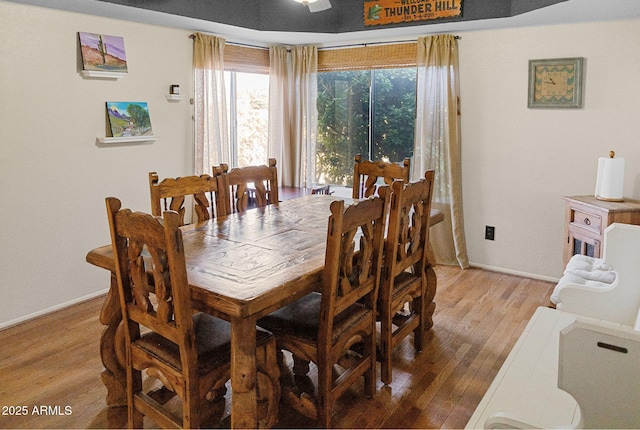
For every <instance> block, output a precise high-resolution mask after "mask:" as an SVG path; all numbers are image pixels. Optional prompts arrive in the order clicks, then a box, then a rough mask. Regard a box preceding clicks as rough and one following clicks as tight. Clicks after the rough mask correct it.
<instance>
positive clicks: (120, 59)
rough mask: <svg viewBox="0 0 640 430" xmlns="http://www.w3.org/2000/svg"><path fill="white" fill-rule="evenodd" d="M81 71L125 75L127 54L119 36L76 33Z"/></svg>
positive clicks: (122, 40)
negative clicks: (80, 56) (80, 58)
mask: <svg viewBox="0 0 640 430" xmlns="http://www.w3.org/2000/svg"><path fill="white" fill-rule="evenodd" d="M78 39H79V41H80V52H81V55H82V70H86V71H99V72H117V73H127V71H128V69H127V54H126V52H125V49H124V39H123V38H122V37H120V36H109V35H106V34H96V33H85V32H78Z"/></svg>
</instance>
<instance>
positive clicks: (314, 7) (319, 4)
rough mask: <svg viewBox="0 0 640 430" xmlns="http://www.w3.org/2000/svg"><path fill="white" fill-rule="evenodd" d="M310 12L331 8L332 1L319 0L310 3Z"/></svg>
mask: <svg viewBox="0 0 640 430" xmlns="http://www.w3.org/2000/svg"><path fill="white" fill-rule="evenodd" d="M307 6H309V12H320V11H323V10H327V9H330V8H331V2H330V1H329V0H318V1H315V2H313V3H309V4H308V5H307Z"/></svg>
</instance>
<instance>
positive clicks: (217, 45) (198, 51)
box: [193, 33, 231, 175]
mask: <svg viewBox="0 0 640 430" xmlns="http://www.w3.org/2000/svg"><path fill="white" fill-rule="evenodd" d="M224 45H225V40H224V39H223V38H220V37H216V36H211V35H206V34H202V33H196V34H195V37H194V43H193V70H194V74H195V109H194V110H195V116H194V118H195V148H194V157H195V164H194V170H195V172H194V173H195V174H197V175H200V174H202V173H208V174H211V166H213V165H218V164H220V163H229V162H230V157H229V155H230V153H231V150H230V143H229V127H228V121H227V101H226V100H227V98H226V91H225V83H224Z"/></svg>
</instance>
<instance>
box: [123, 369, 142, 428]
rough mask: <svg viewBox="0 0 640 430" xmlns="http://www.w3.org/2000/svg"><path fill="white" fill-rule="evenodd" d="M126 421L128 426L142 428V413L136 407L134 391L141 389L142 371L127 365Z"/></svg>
mask: <svg viewBox="0 0 640 430" xmlns="http://www.w3.org/2000/svg"><path fill="white" fill-rule="evenodd" d="M127 379H128V381H127V421H128V425H129V428H131V429H134V428H137V429H141V428H143V422H144V415H143V414H142V412H140V411H139V410H137V409H136V407H135V401H134V393H137V392H140V391H142V372H140V371H138V370H135V369H133V368H132V366H128V367H127Z"/></svg>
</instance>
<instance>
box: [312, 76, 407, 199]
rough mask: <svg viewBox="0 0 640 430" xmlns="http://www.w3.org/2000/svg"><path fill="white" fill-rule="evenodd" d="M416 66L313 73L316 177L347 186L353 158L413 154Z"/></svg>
mask: <svg viewBox="0 0 640 430" xmlns="http://www.w3.org/2000/svg"><path fill="white" fill-rule="evenodd" d="M415 115H416V68H415V67H408V68H389V69H369V70H342V71H331V72H323V73H318V139H317V152H316V172H317V178H316V180H317V182H319V183H329V184H333V185H341V186H350V185H351V184H352V183H353V158H354V156H355V154H357V153H361V154H362V155H363V157H365V158H369V159H371V160H388V161H392V162H401V161H402V160H403V159H404V158H406V157H412V155H413V143H414V128H415Z"/></svg>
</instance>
